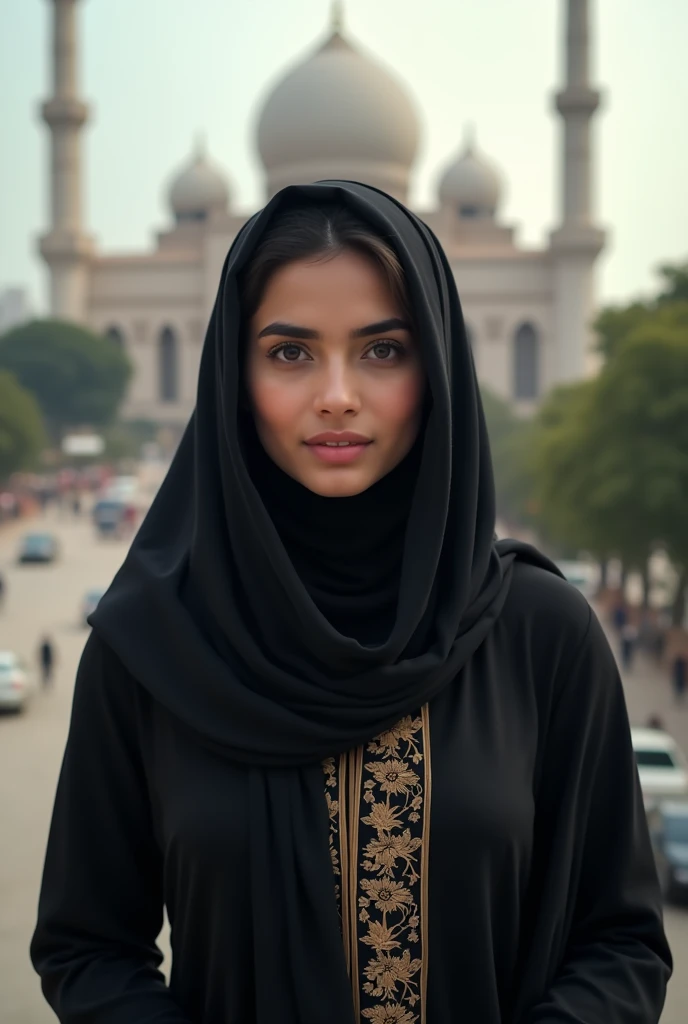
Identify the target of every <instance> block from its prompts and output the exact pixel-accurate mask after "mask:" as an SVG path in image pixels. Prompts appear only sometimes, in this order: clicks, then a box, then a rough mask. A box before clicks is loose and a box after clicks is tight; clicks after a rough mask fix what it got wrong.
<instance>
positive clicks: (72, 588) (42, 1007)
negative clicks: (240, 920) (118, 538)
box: [0, 520, 688, 1024]
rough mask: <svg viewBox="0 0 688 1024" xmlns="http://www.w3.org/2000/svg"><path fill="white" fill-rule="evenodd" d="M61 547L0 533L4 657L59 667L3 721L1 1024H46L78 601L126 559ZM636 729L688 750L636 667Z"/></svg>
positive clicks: (681, 952) (684, 930) (679, 953)
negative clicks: (46, 940)
mask: <svg viewBox="0 0 688 1024" xmlns="http://www.w3.org/2000/svg"><path fill="white" fill-rule="evenodd" d="M52 525H54V526H55V528H56V529H57V530H58V532H59V534H60V536H61V538H62V541H63V545H64V557H63V560H62V562H61V563H60V564H58V565H57V566H55V567H46V568H39V567H37V568H30V567H26V568H22V569H19V568H15V567H14V566H12V565H11V562H12V556H13V553H14V549H15V546H16V540H17V534H18V531H17V530H15V529H14V528H13V527H12V528H9V529H8V528H5V529H3V530H1V531H0V567H3V569H5V570H6V577H7V581H8V585H9V586H8V591H9V593H8V601H7V605H6V608H5V610H4V611H2V612H0V648H2V647H4V646H11V647H13V648H15V649H17V650H19V651H21V652H22V653H24V654H26V655H31V654H33V652H34V650H35V647H36V644H37V641H38V638H39V636H40V634H41V633H42V632H43V631H45V630H47V631H49V632H50V633H51V634H52V636H53V637H54V639H55V641H56V644H57V648H58V652H59V659H60V660H59V664H58V672H57V677H56V685H55V688H54V690H53V691H52V692H50V693H47V694H42V695H40V696H39V698H38V699H37V700H36V701H35V702H34V704H33V706H32V707H31V708H30V710H29V711H28V713H27V714H26V715H25V716H23V717H14V716H12V717H8V716H0V822H1V823H2V826H1V827H0V1024H50V1022H51V1021H54V1017H53V1016H52V1013H51V1012H50V1011H49V1010H48V1008H47V1006H46V1004H45V1003H44V1002H43V1000H42V997H41V994H40V990H39V985H38V981H37V979H36V977H35V975H34V974H33V971H32V968H31V966H30V964H29V961H28V955H27V948H28V944H29V939H30V936H31V931H32V927H33V922H34V917H35V906H36V898H37V891H38V885H39V879H40V872H41V865H42V858H43V851H44V846H45V840H46V833H47V827H48V821H49V816H50V810H51V805H52V800H53V795H54V791H55V783H56V780H57V773H58V770H59V765H60V759H61V756H62V751H63V747H64V742H65V736H66V730H67V724H68V719H69V708H70V700H71V691H72V684H73V679H74V672H75V669H76V665H77V662H78V659H79V655H80V653H81V650H82V647H83V645H84V641H85V639H86V633H85V631H84V630H83V629H82V628H81V627H80V626H79V624H78V607H79V601H80V599H81V596H82V595H83V593H84V592H85V591H86V590H87V589H88V588H90V587H92V586H99V585H101V584H103V585H104V584H107V583H108V582H109V580H110V578H111V577H112V575H113V573H114V572H115V570H116V569H117V567H118V565H119V564H120V562H121V559H122V557H123V555H124V545H123V544H121V543H119V542H98V541H96V540H95V539H94V537H93V536H92V534H91V531H90V529H89V528H88V526H87V525H86V524H84V523H80V522H73V521H68V520H65V521H64V522H60V523H56V524H51V526H52ZM626 688H627V694H628V700H629V706H630V709H631V716H632V718H633V719H634V721H636V722H638V723H641V722H643V721H644V719H645V718H646V717H647V715H648V714H649V713H650V712H658V713H659V714H661V715H662V716H663V717H664V719H665V721H666V723H667V725H668V726H669V728H670V729H671V731H672V732H674V734H675V735H676V736H677V738H679V740H680V741H681V742H682V744H683V746H684V748H685V749H687V750H688V711H675V710H674V708H673V707H672V704H671V699H670V694H669V688H668V685H667V684H666V682H664V681H663V680H660V679H658V678H657V675H656V673H655V672H654V671H653V670H652V669H651V668H650V667H648V666H646V665H644V664H642V663H638V665H637V666H636V668H635V670H634V672H633V673H631V674H630V675H629V677H628V679H627V680H626ZM667 927H668V930H669V933H670V937H671V940H672V944H673V947H674V953H675V958H676V962H677V971H676V976H675V979H674V981H673V982H672V985H671V987H670V991H669V999H668V1003H667V1008H666V1011H665V1013H664V1016H663V1018H662V1024H685V1021H686V1019H688V908H686V909H685V910H681V909H670V910H668V912H667Z"/></svg>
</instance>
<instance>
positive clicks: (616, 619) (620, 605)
mask: <svg viewBox="0 0 688 1024" xmlns="http://www.w3.org/2000/svg"><path fill="white" fill-rule="evenodd" d="M627 622H628V610H627V608H626V602H625V601H624V599H623V597H620V598H619V600H618V601H617V603H616V605H615V606H614V610H613V611H612V625H613V626H614V629H615V630H616V632H617V633H618V634H619V635H621V631H622V629H623V628H624V626H625V625H626V623H627Z"/></svg>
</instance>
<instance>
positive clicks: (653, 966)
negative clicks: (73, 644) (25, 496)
mask: <svg viewBox="0 0 688 1024" xmlns="http://www.w3.org/2000/svg"><path fill="white" fill-rule="evenodd" d="M92 624H93V634H92V636H91V638H90V640H89V642H88V644H87V646H86V649H85V651H84V655H83V659H82V663H81V667H80V670H79V674H78V679H77V685H76V693H75V698H74V711H73V719H72V724H71V730H70V736H69V741H68V745H67V752H66V757H65V762H64V766H63V769H62V775H61V778H60V783H59V788H58V793H57V798H56V805H55V811H54V819H53V825H52V829H51V834H50V840H49V846H48V853H47V860H46V868H45V875H44V881H43V890H42V894H41V901H40V910H39V919H38V926H37V929H36V933H35V936H34V940H33V944H32V955H33V960H34V964H35V966H36V968H37V970H38V971H39V973H40V974H41V976H42V980H43V988H44V991H45V994H46V997H47V999H48V1001H49V1002H50V1003H51V1005H52V1006H53V1007H54V1009H55V1010H56V1012H57V1015H58V1017H59V1018H60V1020H61V1021H63V1022H64V1024H76V1022H77V1021H78V1022H79V1024H81V1022H85V1021H89V1022H92V1024H101V1022H102V1024H144V1022H151V1024H152V1022H155V1024H192V1022H193V1024H220V1022H221V1024H252V1022H255V1024H268V1022H270V1024H322V1022H324V1021H328V1022H330V1024H352V1022H353V1021H356V1022H359V1021H372V1022H373V1024H415V1022H416V1021H418V1022H421V1024H450V1022H451V1024H454V1022H455V1021H457V1020H459V1019H461V1020H465V1021H467V1022H471V1024H497V1022H500V1024H536V1022H545V1021H547V1022H554V1021H557V1022H564V1021H567V1022H571V1024H573V1022H574V1021H575V1022H580V1021H583V1020H584V1021H586V1022H587V1024H598V1022H599V1024H621V1022H624V1024H636V1022H637V1024H641V1022H643V1024H649V1022H655V1021H657V1020H658V1018H659V1014H660V1011H661V1007H662V1003H663V999H664V990H665V985H666V981H667V978H668V975H669V972H670V955H669V951H668V949H667V945H666V941H665V938H664V934H663V930H662V921H661V908H660V898H659V892H658V888H657V882H656V877H655V871H654V867H653V861H652V854H651V850H650V846H649V843H648V838H647V831H646V826H645V821H644V816H643V808H642V800H641V797H640V793H639V791H638V784H637V777H636V772H635V768H634V762H633V754H632V750H631V745H630V739H629V729H628V721H627V716H626V710H625V706H624V699H623V694H622V690H621V685H620V682H619V678H618V674H617V672H616V668H615V665H614V660H613V657H612V655H611V653H610V651H609V648H608V646H607V643H606V641H605V639H604V637H603V634H602V631H601V629H600V627H599V625H598V623H597V621H596V620H595V618H594V617H593V615H592V613H591V611H590V608H589V607H588V605H587V603H586V602H585V600H584V599H583V598H582V597H581V596H580V595H578V593H577V592H576V591H575V590H574V589H573V588H571V587H569V586H568V585H567V584H566V583H565V582H563V581H562V579H560V578H559V577H558V575H557V574H556V570H555V569H554V567H553V566H552V565H551V564H550V563H549V562H547V561H546V560H545V559H543V558H542V557H541V556H540V555H538V554H537V552H535V551H534V550H533V549H531V548H528V547H526V546H524V545H517V544H514V543H500V544H495V541H494V493H493V484H492V474H491V467H490V459H489V451H488V443H487V437H486V434H485V425H484V421H483V415H482V410H481V406H480V399H479V393H478V387H477V383H476V378H475V373H474V369H473V365H472V360H471V355H470V350H469V346H468V344H467V342H466V335H465V330H464V325H463V320H462V316H461V309H460V305H459V300H458V296H457V294H456V289H455V286H454V282H453V278H452V274H451V271H450V269H449V266H448V264H447V261H446V258H445V256H444V254H443V252H442V250H441V249H440V247H439V245H438V243H437V241H436V240H435V238H434V237H433V235H432V234H431V232H430V231H429V230H428V229H427V227H425V226H424V225H423V224H422V223H421V222H420V221H419V220H418V219H417V218H416V217H414V216H413V214H411V213H409V211H408V210H406V209H405V208H404V207H403V206H401V205H400V204H399V203H397V202H395V201H394V200H392V199H390V198H389V197H388V196H386V195H384V194H382V193H380V192H378V191H376V190H375V189H372V188H368V187H366V186H363V185H360V184H356V183H351V182H321V183H318V184H317V185H311V186H307V187H290V188H287V189H285V190H284V191H282V192H281V193H279V194H278V195H277V196H276V197H275V198H274V199H272V200H271V202H270V203H269V204H268V206H267V207H266V208H265V209H264V210H263V211H262V212H261V213H259V214H258V215H256V216H255V217H254V218H253V219H252V220H251V221H249V223H248V224H247V225H246V226H245V228H244V229H243V230H242V231H241V233H240V235H239V237H238V238H237V240H236V242H235V243H234V245H233V246H232V249H231V251H230V253H229V255H228V257H227V261H226V263H225V267H224V270H223V273H222V280H221V283H220V290H219V294H218V298H217V301H216V304H215V309H214V312H213V315H212V318H211V321H210V326H209V330H208V335H207V338H206V343H205V348H204V352H203V358H202V363H201V370H200V378H199V385H198V402H197V407H196V411H195V413H194V416H193V418H192V420H191V423H190V425H189V427H188V429H187V431H186V434H185V436H184V439H183V441H182V443H181V446H180V448H179V451H178V453H177V455H176V458H175V460H174V462H173V464H172V467H171V469H170V472H169V474H168V477H167V479H166V481H165V483H164V485H163V487H162V489H161V491H160V494H159V495H158V497H157V499H156V501H155V502H154V504H153V507H152V509H151V511H150V513H149V515H148V517H147V519H146V521H145V522H144V524H143V526H142V528H141V530H140V532H139V534H138V536H137V538H136V540H135V542H134V544H133V547H132V549H131V552H130V553H129V556H128V558H127V560H126V562H125V564H124V566H123V568H122V569H121V570H120V573H119V574H118V576H117V577H116V579H115V581H114V583H113V585H112V587H111V589H110V591H109V592H108V594H107V595H106V596H105V597H104V598H103V599H102V601H101V603H100V605H99V607H98V610H97V612H96V613H95V614H94V616H93V618H92ZM163 906H164V907H166V909H167V913H168V915H169V919H170V923H171V942H172V949H173V964H172V972H171V979H170V985H169V988H168V987H166V985H165V983H164V980H163V977H162V975H161V974H160V973H159V970H158V966H159V963H160V955H159V953H158V951H157V949H156V945H155V941H156V937H157V935H158V932H159V930H160V926H161V921H162V912H163Z"/></svg>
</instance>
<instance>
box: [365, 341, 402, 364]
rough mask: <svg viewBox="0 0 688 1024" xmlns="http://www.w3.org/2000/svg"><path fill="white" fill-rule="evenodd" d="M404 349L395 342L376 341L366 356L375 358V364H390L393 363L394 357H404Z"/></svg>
mask: <svg viewBox="0 0 688 1024" xmlns="http://www.w3.org/2000/svg"><path fill="white" fill-rule="evenodd" d="M403 352H404V347H403V345H400V344H399V343H398V342H395V341H376V342H375V344H374V345H372V346H371V347H370V348H369V349H368V351H367V353H366V355H367V356H370V355H372V357H373V362H376V363H389V362H392V360H393V358H394V357H398V356H401V355H403Z"/></svg>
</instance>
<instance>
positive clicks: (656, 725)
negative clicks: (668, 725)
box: [645, 714, 666, 732]
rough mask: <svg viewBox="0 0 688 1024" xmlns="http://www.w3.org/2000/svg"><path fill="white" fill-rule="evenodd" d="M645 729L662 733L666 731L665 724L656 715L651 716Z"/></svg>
mask: <svg viewBox="0 0 688 1024" xmlns="http://www.w3.org/2000/svg"><path fill="white" fill-rule="evenodd" d="M645 728H646V729H658V730H660V731H661V732H665V731H666V730H665V729H664V722H663V721H662V719H661V718H660V717H659V715H656V714H653V715H650V716H649V718H648V720H647V724H646V726H645Z"/></svg>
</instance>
